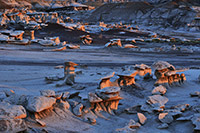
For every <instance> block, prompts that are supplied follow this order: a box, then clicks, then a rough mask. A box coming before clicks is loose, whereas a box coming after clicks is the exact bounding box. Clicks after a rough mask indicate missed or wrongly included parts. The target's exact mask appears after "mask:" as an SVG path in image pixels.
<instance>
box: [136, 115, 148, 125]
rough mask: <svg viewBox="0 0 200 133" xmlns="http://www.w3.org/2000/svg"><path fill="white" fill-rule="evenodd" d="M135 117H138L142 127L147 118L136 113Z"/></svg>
mask: <svg viewBox="0 0 200 133" xmlns="http://www.w3.org/2000/svg"><path fill="white" fill-rule="evenodd" d="M137 116H138V119H139V122H140V123H141V124H142V125H144V124H145V122H146V120H147V118H146V117H145V116H144V115H143V114H142V113H137Z"/></svg>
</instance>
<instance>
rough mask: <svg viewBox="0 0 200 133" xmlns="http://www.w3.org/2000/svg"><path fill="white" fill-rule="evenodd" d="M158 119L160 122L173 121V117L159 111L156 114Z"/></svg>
mask: <svg viewBox="0 0 200 133" xmlns="http://www.w3.org/2000/svg"><path fill="white" fill-rule="evenodd" d="M158 119H159V120H160V121H161V122H162V123H168V124H169V123H172V122H173V120H174V119H173V117H172V115H170V114H168V113H160V114H159V116H158Z"/></svg>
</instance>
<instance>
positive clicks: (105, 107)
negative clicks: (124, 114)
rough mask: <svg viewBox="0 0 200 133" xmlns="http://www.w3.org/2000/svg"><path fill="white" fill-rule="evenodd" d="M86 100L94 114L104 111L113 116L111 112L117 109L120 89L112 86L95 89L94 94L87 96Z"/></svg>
mask: <svg viewBox="0 0 200 133" xmlns="http://www.w3.org/2000/svg"><path fill="white" fill-rule="evenodd" d="M88 99H89V102H90V104H91V109H92V110H93V111H94V112H96V113H97V112H99V111H105V112H108V113H110V114H113V112H112V110H117V109H118V104H119V100H121V99H122V97H120V88H119V87H115V86H112V87H105V88H103V89H96V92H95V93H89V94H88Z"/></svg>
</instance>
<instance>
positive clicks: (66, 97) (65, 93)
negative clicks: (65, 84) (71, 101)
mask: <svg viewBox="0 0 200 133" xmlns="http://www.w3.org/2000/svg"><path fill="white" fill-rule="evenodd" d="M69 96H70V93H69V92H64V93H63V94H62V99H63V100H65V99H68V98H69Z"/></svg>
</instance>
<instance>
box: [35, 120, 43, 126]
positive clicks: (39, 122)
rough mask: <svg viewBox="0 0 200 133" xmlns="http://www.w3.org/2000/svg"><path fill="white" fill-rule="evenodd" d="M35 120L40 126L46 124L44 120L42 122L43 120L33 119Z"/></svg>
mask: <svg viewBox="0 0 200 133" xmlns="http://www.w3.org/2000/svg"><path fill="white" fill-rule="evenodd" d="M35 120H36V122H37V123H38V124H40V125H41V126H42V127H45V126H46V123H45V122H43V121H41V120H39V119H35Z"/></svg>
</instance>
